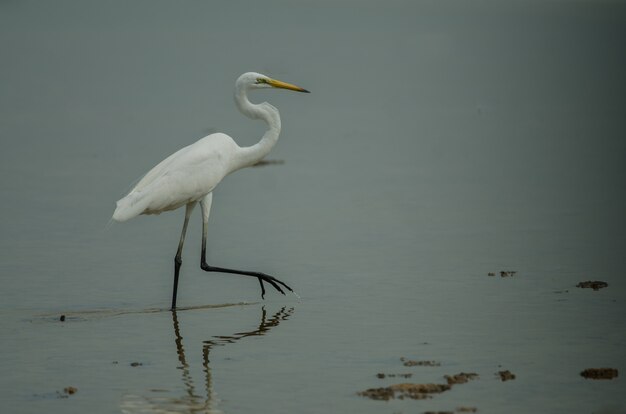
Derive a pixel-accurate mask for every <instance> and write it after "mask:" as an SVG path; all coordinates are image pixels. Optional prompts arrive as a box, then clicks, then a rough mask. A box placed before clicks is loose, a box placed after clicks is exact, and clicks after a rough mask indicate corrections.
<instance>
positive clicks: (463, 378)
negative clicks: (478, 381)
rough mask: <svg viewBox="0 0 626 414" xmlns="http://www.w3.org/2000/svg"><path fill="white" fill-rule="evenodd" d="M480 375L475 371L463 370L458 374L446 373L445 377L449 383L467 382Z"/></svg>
mask: <svg viewBox="0 0 626 414" xmlns="http://www.w3.org/2000/svg"><path fill="white" fill-rule="evenodd" d="M476 377H478V374H476V373H475V372H461V373H459V374H456V375H444V378H445V379H446V381H447V382H448V385H454V384H465V383H466V382H467V381H469V380H472V379H474V378H476Z"/></svg>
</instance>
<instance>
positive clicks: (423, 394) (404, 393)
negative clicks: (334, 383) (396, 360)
mask: <svg viewBox="0 0 626 414" xmlns="http://www.w3.org/2000/svg"><path fill="white" fill-rule="evenodd" d="M449 389H450V386H449V385H447V384H410V383H403V384H394V385H390V386H389V387H380V388H369V389H367V390H365V391H361V392H359V393H358V394H359V395H361V396H363V397H367V398H369V399H372V400H383V401H389V400H390V399H394V398H398V399H400V400H403V399H405V398H410V399H412V400H423V399H426V398H432V394H439V393H442V392H444V391H448V390H449Z"/></svg>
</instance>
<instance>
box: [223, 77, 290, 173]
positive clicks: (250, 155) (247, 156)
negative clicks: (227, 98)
mask: <svg viewBox="0 0 626 414" xmlns="http://www.w3.org/2000/svg"><path fill="white" fill-rule="evenodd" d="M235 103H236V104H237V107H238V108H239V110H240V111H241V113H242V114H244V115H245V116H247V117H248V118H251V119H261V120H263V121H265V123H266V124H267V126H268V127H269V129H268V130H267V131H266V132H265V134H263V137H261V140H260V141H259V142H257V143H256V144H254V145H252V146H250V147H242V148H240V149H239V154H238V157H237V159H236V160H235V162H234V165H233V168H232V170H231V171H236V170H238V169H240V168H244V167H249V166H251V165H254V164H256V163H257V162H259V161H261V160H262V159H263V157H265V156H266V155H267V154H268V153H269V152H270V150H271V149H272V147H274V145H276V142H277V141H278V135H279V134H280V114H279V113H278V109H276V108H274V107H273V106H272V105H270V104H268V103H267V102H263V103H261V104H253V103H251V102H250V101H249V100H248V95H247V89H246V88H245V87H237V89H236V90H235Z"/></svg>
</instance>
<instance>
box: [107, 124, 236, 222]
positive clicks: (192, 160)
mask: <svg viewBox="0 0 626 414" xmlns="http://www.w3.org/2000/svg"><path fill="white" fill-rule="evenodd" d="M237 148H238V147H237V144H235V142H234V141H233V140H232V139H231V138H230V137H228V136H227V135H224V134H212V135H209V136H207V137H205V138H203V139H201V140H199V141H197V142H196V143H194V144H191V145H189V146H187V147H184V148H182V149H180V150H179V151H177V152H175V153H174V154H172V155H170V156H169V157H167V158H166V159H164V160H163V161H161V162H160V163H159V164H157V165H156V166H155V167H154V168H152V169H151V170H150V171H149V172H148V173H147V174H146V175H145V176H144V177H143V178H142V179H141V180H140V181H139V182H138V183H137V185H136V186H135V187H134V188H133V189H132V190H131V192H130V193H129V194H128V195H127V196H126V197H124V198H122V199H121V200H119V201H118V202H117V208H116V210H115V213H114V214H113V218H114V219H115V220H117V221H125V220H128V219H130V218H133V217H135V216H138V215H140V214H159V213H161V212H163V211H168V210H174V209H176V208H178V207H181V206H183V205H185V204H187V203H189V202H192V201H197V200H199V199H200V198H202V197H203V196H204V195H206V194H208V193H209V192H211V191H213V189H214V188H215V186H217V184H218V183H219V182H220V181H221V180H222V178H224V176H225V175H226V174H227V173H228V171H229V165H228V163H229V161H230V159H231V158H232V153H233V152H234V151H236V149H237Z"/></svg>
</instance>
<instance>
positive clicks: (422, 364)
mask: <svg viewBox="0 0 626 414" xmlns="http://www.w3.org/2000/svg"><path fill="white" fill-rule="evenodd" d="M400 361H402V365H404V366H405V367H418V366H419V367H438V366H440V365H441V363H439V362H437V361H413V360H411V359H406V358H405V357H402V358H400Z"/></svg>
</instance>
